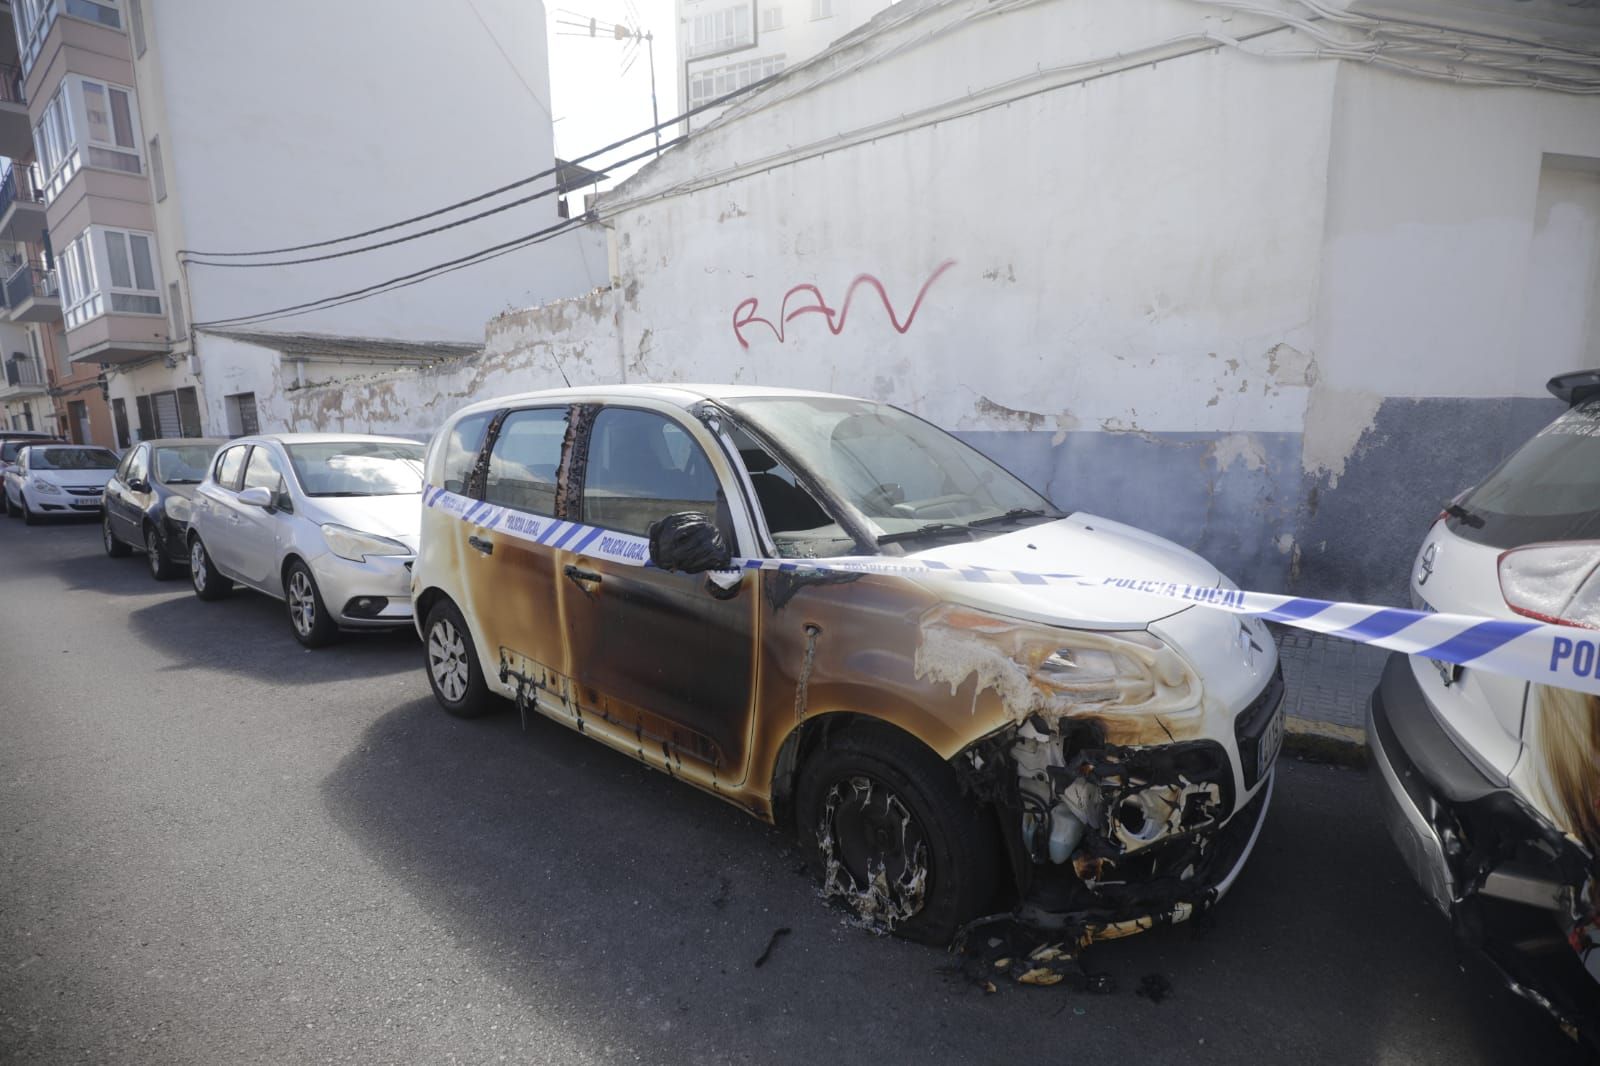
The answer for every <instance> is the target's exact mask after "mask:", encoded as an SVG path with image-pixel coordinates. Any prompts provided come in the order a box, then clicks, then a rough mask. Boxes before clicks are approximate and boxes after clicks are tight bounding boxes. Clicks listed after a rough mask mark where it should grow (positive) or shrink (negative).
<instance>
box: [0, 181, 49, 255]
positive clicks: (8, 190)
mask: <svg viewBox="0 0 1600 1066" xmlns="http://www.w3.org/2000/svg"><path fill="white" fill-rule="evenodd" d="M44 210H45V208H44V190H43V189H41V188H40V187H39V183H38V182H37V181H35V180H34V177H33V167H31V166H16V165H13V166H9V167H7V168H6V174H5V177H4V178H0V241H31V242H39V241H42V240H44V231H45V220H44Z"/></svg>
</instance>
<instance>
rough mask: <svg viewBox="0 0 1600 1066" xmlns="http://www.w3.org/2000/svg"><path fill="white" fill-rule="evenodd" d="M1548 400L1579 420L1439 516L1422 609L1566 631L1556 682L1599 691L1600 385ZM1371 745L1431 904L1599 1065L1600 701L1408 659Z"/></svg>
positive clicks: (1376, 703) (1391, 817)
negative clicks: (1593, 680) (1582, 681)
mask: <svg viewBox="0 0 1600 1066" xmlns="http://www.w3.org/2000/svg"><path fill="white" fill-rule="evenodd" d="M1549 388H1550V391H1551V392H1552V393H1553V394H1554V395H1556V396H1557V397H1559V398H1561V399H1563V400H1566V401H1567V402H1568V403H1569V404H1571V408H1570V410H1568V411H1567V412H1566V413H1565V414H1563V415H1561V416H1560V417H1558V418H1557V419H1555V421H1553V422H1551V423H1550V425H1548V426H1546V427H1545V428H1544V429H1543V430H1542V431H1540V432H1539V433H1538V434H1537V435H1536V436H1535V437H1534V438H1533V439H1532V440H1530V441H1528V442H1527V443H1526V444H1525V445H1523V446H1522V447H1521V448H1519V449H1518V450H1517V451H1515V452H1513V453H1512V454H1511V455H1510V456H1509V457H1508V458H1507V459H1506V460H1505V462H1503V463H1501V464H1500V466H1499V467H1497V468H1496V469H1495V470H1494V471H1492V472H1491V473H1490V474H1489V476H1488V477H1486V478H1484V480H1483V481H1482V482H1481V483H1480V484H1478V485H1476V486H1474V487H1473V488H1472V489H1470V490H1468V491H1466V492H1464V493H1462V494H1461V495H1460V496H1458V497H1457V498H1456V499H1455V500H1453V501H1451V503H1450V504H1449V506H1448V507H1447V508H1446V509H1445V510H1444V511H1443V512H1442V513H1440V515H1439V517H1438V518H1437V519H1436V520H1435V521H1434V524H1433V526H1432V528H1431V529H1429V530H1428V532H1427V535H1426V536H1425V537H1424V538H1423V542H1422V546H1421V548H1420V549H1419V551H1418V553H1417V559H1416V564H1415V567H1414V568H1413V570H1412V575H1411V596H1412V600H1413V602H1414V605H1415V606H1416V607H1418V608H1420V609H1423V610H1436V611H1443V612H1450V613H1458V614H1471V615H1485V616H1489V617H1491V618H1498V619H1507V620H1510V619H1519V620H1520V619H1533V620H1534V621H1539V622H1554V623H1557V624H1560V625H1567V626H1571V627H1573V628H1572V629H1571V631H1570V632H1571V634H1572V635H1571V637H1570V638H1560V639H1557V640H1556V641H1555V643H1554V651H1553V652H1552V657H1551V662H1550V664H1549V666H1550V670H1551V672H1552V675H1553V676H1556V677H1560V676H1562V675H1569V676H1572V677H1576V678H1587V677H1592V676H1593V675H1594V672H1595V670H1596V660H1597V659H1600V654H1597V651H1596V648H1597V647H1600V641H1597V640H1596V639H1595V633H1594V631H1595V630H1596V629H1600V371H1593V370H1585V371H1578V372H1576V373H1572V374H1565V375H1562V376H1560V377H1557V378H1554V379H1552V380H1551V381H1550V383H1549ZM1489 624H1493V623H1489ZM1502 624H1503V623H1502ZM1367 740H1368V744H1369V746H1370V748H1371V750H1372V756H1373V763H1374V765H1375V767H1376V771H1377V782H1378V785H1379V788H1380V796H1381V797H1382V800H1383V804H1384V813H1385V815H1386V817H1387V821H1388V825H1389V829H1390V832H1391V833H1392V835H1393V836H1394V839H1395V842H1396V844H1397V845H1398V846H1399V848H1400V853H1401V855H1402V856H1403V857H1404V858H1405V860H1406V864H1407V865H1408V866H1409V867H1410V868H1411V871H1412V874H1413V875H1414V876H1415V877H1416V879H1417V882H1418V884H1420V885H1421V886H1422V888H1423V890H1424V892H1425V893H1426V895H1427V896H1428V898H1429V900H1430V901H1431V902H1432V903H1433V904H1434V906H1436V907H1437V908H1438V909H1439V910H1440V911H1441V912H1443V914H1444V915H1445V916H1446V917H1447V918H1448V919H1449V920H1450V923H1451V926H1452V927H1453V928H1454V929H1455V930H1456V933H1457V935H1458V936H1459V937H1460V939H1461V940H1462V941H1463V942H1464V943H1466V944H1467V945H1469V946H1471V947H1473V948H1476V949H1479V950H1481V952H1482V953H1483V954H1484V955H1485V956H1487V957H1488V958H1489V960H1490V961H1491V962H1492V963H1494V965H1495V966H1496V967H1497V968H1498V969H1499V970H1500V972H1501V973H1502V974H1503V975H1504V976H1505V978H1506V980H1507V983H1508V984H1509V985H1510V987H1511V988H1512V990H1513V991H1515V992H1517V993H1518V994H1519V995H1522V996H1523V997H1525V998H1527V999H1530V1000H1532V1001H1533V1002H1535V1003H1537V1004H1539V1005H1540V1006H1542V1007H1543V1008H1545V1009H1546V1010H1547V1011H1549V1012H1550V1013H1551V1014H1552V1015H1554V1016H1555V1018H1556V1019H1557V1020H1558V1021H1559V1022H1560V1023H1561V1025H1562V1026H1563V1028H1565V1029H1566V1030H1567V1031H1568V1033H1570V1034H1572V1035H1574V1036H1578V1037H1580V1038H1581V1039H1583V1040H1584V1041H1585V1042H1586V1043H1587V1045H1588V1047H1589V1048H1590V1049H1591V1051H1594V1052H1596V1053H1600V697H1596V696H1591V695H1588V694H1586V693H1583V692H1577V691H1573V690H1571V689H1566V688H1555V687H1551V686H1548V685H1530V684H1528V683H1527V682H1525V681H1522V680H1519V679H1517V678H1515V677H1508V676H1504V675H1500V674H1495V673H1490V672H1487V671H1483V670H1476V669H1473V668H1470V667H1461V666H1455V665H1452V664H1450V663H1446V662H1440V661H1438V660H1436V659H1431V658H1428V657H1427V656H1425V655H1416V656H1409V657H1408V656H1405V655H1401V654H1399V653H1396V654H1394V655H1392V656H1391V657H1390V659H1389V662H1388V665H1387V667H1386V669H1385V670H1384V673H1383V678H1382V680H1381V681H1380V683H1379V685H1378V688H1377V690H1376V691H1375V692H1373V694H1372V700H1371V703H1370V705H1369V709H1368V718H1367Z"/></svg>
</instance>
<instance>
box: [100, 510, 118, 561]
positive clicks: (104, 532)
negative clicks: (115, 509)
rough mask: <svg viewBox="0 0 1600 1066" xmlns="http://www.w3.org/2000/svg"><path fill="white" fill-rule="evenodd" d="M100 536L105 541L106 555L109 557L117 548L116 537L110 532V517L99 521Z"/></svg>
mask: <svg viewBox="0 0 1600 1066" xmlns="http://www.w3.org/2000/svg"><path fill="white" fill-rule="evenodd" d="M100 535H101V536H102V537H104V538H105V541H106V554H107V555H110V554H111V553H112V552H113V551H115V550H116V548H117V536H116V534H115V533H112V532H111V516H110V515H106V516H105V517H104V518H102V519H101V520H100Z"/></svg>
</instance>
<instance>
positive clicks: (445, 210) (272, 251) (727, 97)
mask: <svg viewBox="0 0 1600 1066" xmlns="http://www.w3.org/2000/svg"><path fill="white" fill-rule="evenodd" d="M777 77H779V75H777V74H772V75H769V76H767V77H765V78H762V79H760V80H759V81H753V82H751V83H750V84H749V85H746V86H743V87H741V88H738V89H735V90H733V91H732V92H729V93H724V94H723V95H721V96H719V97H717V98H716V99H714V100H709V101H707V102H706V103H703V104H699V105H697V106H695V107H691V108H690V109H689V110H687V111H685V112H683V113H682V114H681V115H677V116H675V117H673V118H669V119H666V120H664V121H661V122H658V123H656V124H655V125H653V126H650V127H648V128H646V129H643V130H640V131H639V132H637V133H633V134H629V135H628V136H626V137H623V138H622V139H621V140H617V141H612V142H611V143H610V144H608V145H605V146H604V147H601V148H596V149H595V150H594V151H592V152H588V153H586V154H585V155H581V156H578V157H577V158H575V159H571V160H567V163H568V164H569V165H571V164H579V163H586V162H588V161H589V160H591V159H594V158H595V157H596V156H600V155H604V154H606V153H607V152H612V151H615V150H616V149H618V148H620V147H622V146H623V145H625V144H628V143H630V142H632V141H637V140H638V139H639V138H641V137H649V136H651V135H653V134H655V133H658V132H660V131H661V130H665V129H667V128H669V127H671V126H675V125H677V124H678V123H679V122H682V121H683V120H684V119H687V118H692V117H693V116H695V115H697V114H700V113H701V112H703V111H706V110H709V109H710V108H714V107H721V106H722V105H724V104H726V103H728V102H729V101H731V100H733V99H735V98H736V97H739V96H744V95H747V94H749V93H752V92H754V91H756V90H757V89H759V88H761V87H762V86H764V85H766V84H767V83H768V82H770V81H772V80H773V79H774V78H777ZM679 140H682V138H679ZM651 151H652V153H653V152H654V148H652V149H651ZM632 158H635V159H636V158H638V157H637V156H634V157H632ZM611 165H612V166H620V165H621V164H618V163H613V164H611ZM560 169H561V167H560V165H557V166H553V167H549V168H547V169H545V170H541V171H539V172H538V173H537V174H530V175H528V176H527V177H525V178H518V179H517V180H516V181H513V182H509V183H507V184H505V185H502V186H500V187H499V188H496V189H490V190H489V191H488V192H483V193H479V194H478V195H476V196H470V197H468V198H466V199H465V200H457V201H455V202H454V203H450V204H446V205H445V206H443V207H439V208H435V209H434V210H432V211H425V212H423V213H422V214H420V215H412V216H411V217H410V218H403V219H401V220H400V221H398V222H390V223H387V224H385V225H382V226H374V227H373V228H372V229H367V230H361V231H360V232H358V233H348V234H346V235H344V236H342V237H330V238H329V239H327V240H322V241H312V242H310V243H307V244H292V245H288V246H287V247H283V248H263V249H259V250H257V251H250V252H206V251H196V250H194V249H191V248H182V249H179V250H178V258H179V259H184V260H198V259H199V258H201V257H205V258H216V259H222V258H247V257H250V256H261V255H286V254H288V253H290V252H305V251H310V250H312V249H315V248H327V247H329V246H331V245H335V244H344V243H347V242H349V241H355V240H360V239H361V238H363V237H371V236H374V235H376V234H379V233H387V232H388V231H389V230H393V229H399V228H400V227H401V226H409V225H411V224H412V223H413V222H424V221H427V220H428V219H430V218H437V217H439V216H440V215H445V214H449V213H450V212H451V211H454V210H457V209H458V208H462V207H469V206H471V205H472V204H476V203H481V202H483V201H484V200H487V199H489V198H491V197H494V196H499V195H500V194H501V193H506V192H510V191H511V190H512V189H520V188H521V187H523V186H524V185H530V184H532V183H533V182H535V181H538V180H540V179H541V178H548V177H551V176H553V175H555V174H556V173H558V172H559V171H560Z"/></svg>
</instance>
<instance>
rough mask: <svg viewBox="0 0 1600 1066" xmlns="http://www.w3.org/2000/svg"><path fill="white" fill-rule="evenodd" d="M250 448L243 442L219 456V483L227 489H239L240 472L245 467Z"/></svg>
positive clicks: (217, 473)
mask: <svg viewBox="0 0 1600 1066" xmlns="http://www.w3.org/2000/svg"><path fill="white" fill-rule="evenodd" d="M249 450H250V449H249V448H248V447H246V446H245V445H243V444H236V445H234V446H233V447H232V448H228V449H227V450H225V451H224V452H223V453H222V454H221V455H219V456H217V465H216V468H215V469H216V475H217V484H218V485H221V486H222V487H223V488H225V489H233V490H234V491H235V492H237V491H238V489H239V472H240V471H241V470H243V469H244V457H245V453H246V452H248V451H249Z"/></svg>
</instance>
